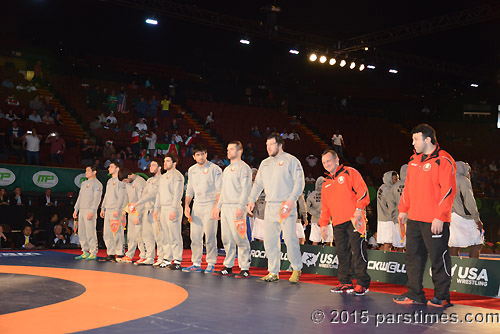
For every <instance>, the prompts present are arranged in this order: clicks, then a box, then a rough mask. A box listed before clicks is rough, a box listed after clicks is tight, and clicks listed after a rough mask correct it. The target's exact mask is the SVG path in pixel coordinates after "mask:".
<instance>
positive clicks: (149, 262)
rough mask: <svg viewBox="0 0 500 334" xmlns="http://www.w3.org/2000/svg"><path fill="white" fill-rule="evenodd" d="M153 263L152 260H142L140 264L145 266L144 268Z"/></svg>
mask: <svg viewBox="0 0 500 334" xmlns="http://www.w3.org/2000/svg"><path fill="white" fill-rule="evenodd" d="M154 263H155V260H154V259H144V261H143V262H142V263H140V264H142V265H145V266H150V265H152V264H154Z"/></svg>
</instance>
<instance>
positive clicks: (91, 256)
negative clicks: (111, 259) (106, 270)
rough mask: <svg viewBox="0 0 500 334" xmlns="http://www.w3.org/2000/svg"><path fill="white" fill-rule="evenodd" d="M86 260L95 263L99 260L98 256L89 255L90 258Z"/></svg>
mask: <svg viewBox="0 0 500 334" xmlns="http://www.w3.org/2000/svg"><path fill="white" fill-rule="evenodd" d="M85 260H89V261H95V260H97V256H95V255H89V257H88V258H86V259H85Z"/></svg>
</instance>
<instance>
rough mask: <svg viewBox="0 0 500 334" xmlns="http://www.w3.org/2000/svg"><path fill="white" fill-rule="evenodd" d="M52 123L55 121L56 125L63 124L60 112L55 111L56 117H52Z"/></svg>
mask: <svg viewBox="0 0 500 334" xmlns="http://www.w3.org/2000/svg"><path fill="white" fill-rule="evenodd" d="M54 123H55V124H56V125H63V124H64V122H63V120H62V116H61V114H60V113H57V114H56V118H55V119H54Z"/></svg>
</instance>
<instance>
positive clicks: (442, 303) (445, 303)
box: [427, 297, 453, 307]
mask: <svg viewBox="0 0 500 334" xmlns="http://www.w3.org/2000/svg"><path fill="white" fill-rule="evenodd" d="M427 304H428V305H432V306H435V307H449V306H453V304H452V303H450V300H449V299H437V298H436V297H433V298H432V299H431V300H429V301H428V302H427Z"/></svg>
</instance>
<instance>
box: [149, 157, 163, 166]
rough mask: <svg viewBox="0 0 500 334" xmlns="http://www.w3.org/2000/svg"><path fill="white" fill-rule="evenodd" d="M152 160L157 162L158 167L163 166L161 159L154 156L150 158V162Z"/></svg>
mask: <svg viewBox="0 0 500 334" xmlns="http://www.w3.org/2000/svg"><path fill="white" fill-rule="evenodd" d="M153 161H154V162H156V163H157V164H158V166H160V167H162V166H163V161H162V160H161V159H160V158H158V157H155V158H153V159H151V162H153Z"/></svg>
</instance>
